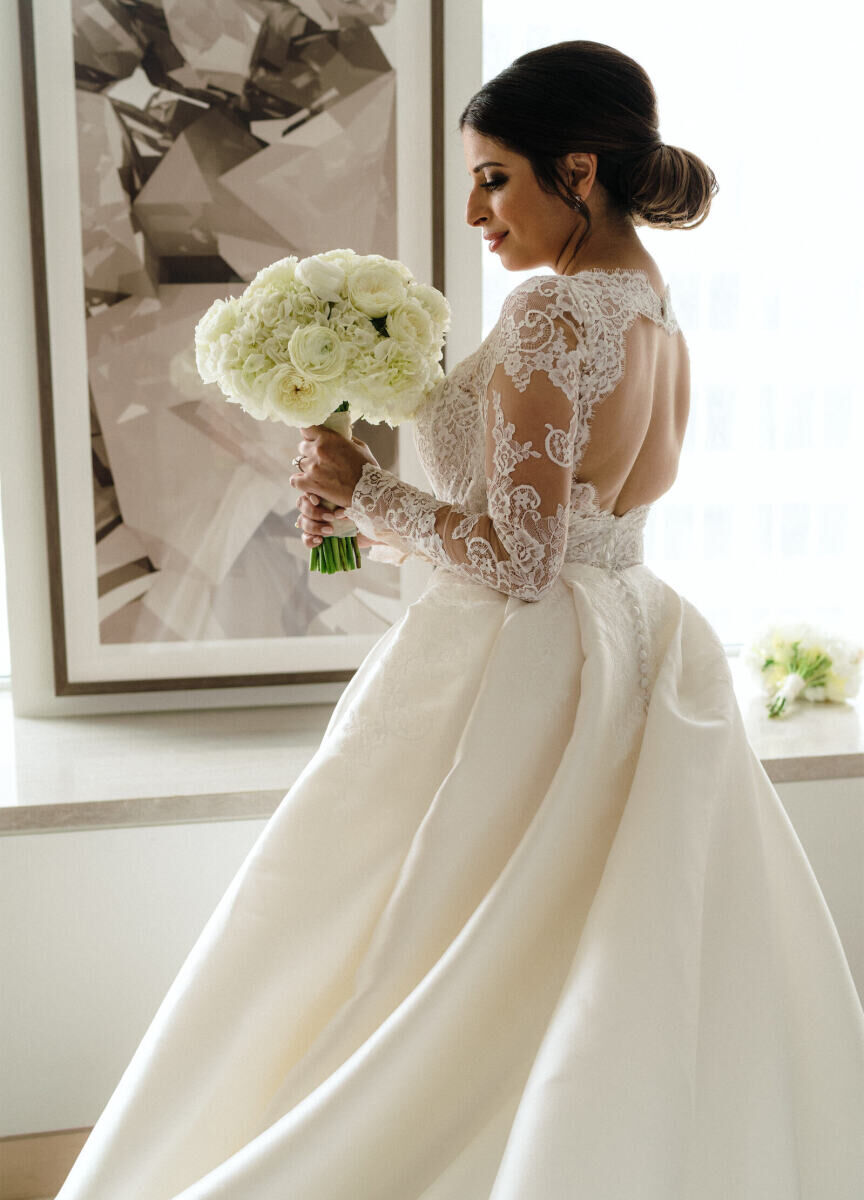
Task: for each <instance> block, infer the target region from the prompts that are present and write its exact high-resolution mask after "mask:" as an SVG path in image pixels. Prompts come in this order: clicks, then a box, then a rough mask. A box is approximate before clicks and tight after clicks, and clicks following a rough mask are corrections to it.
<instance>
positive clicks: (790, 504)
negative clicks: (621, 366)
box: [483, 0, 864, 646]
mask: <svg viewBox="0 0 864 1200" xmlns="http://www.w3.org/2000/svg"><path fill="white" fill-rule="evenodd" d="M573 11H574V10H573V9H572V6H570V5H565V4H562V3H555V2H553V0H533V3H532V5H531V19H530V20H526V16H525V14H526V10H525V6H524V4H523V3H521V2H520V3H518V4H517V3H516V2H515V0H494V3H493V2H491V0H485V3H484V33H483V78H484V79H489V78H491V77H492V76H493V75H495V74H497V72H498V71H500V70H502V69H503V68H504V67H505V66H507V65H508V63H510V62H511V61H512V60H513V59H514V58H516V57H517V56H518V55H519V54H521V53H523V52H525V51H526V50H530V49H534V48H536V47H539V46H544V45H549V44H550V43H554V42H559V41H567V40H572V39H575V38H584V39H588V40H592V41H598V42H604V43H606V44H607V45H611V46H614V47H616V49H619V50H621V51H623V52H624V53H625V54H628V55H630V57H632V58H634V59H635V60H636V61H637V62H638V63H640V64H641V66H642V67H644V69H645V70H646V71H647V73H648V75H649V77H650V78H651V80H652V82H653V84H654V87H655V90H656V93H657V101H658V109H659V115H660V135H661V137H662V138H663V140H664V141H665V142H667V143H670V144H672V145H678V146H682V147H683V148H685V149H688V150H692V151H693V152H694V153H695V154H697V155H699V157H701V158H702V159H704V161H705V162H707V163H708V165H709V166H710V167H711V168H712V170H713V171H714V172H715V174H716V176H717V180H718V183H719V187H720V191H719V192H718V194H717V196H716V197H715V199H714V202H713V205H712V209H711V212H710V214H709V215H708V218H707V219H706V221H705V222H704V223H703V224H702V225H700V226H699V227H698V228H696V229H692V230H656V229H649V228H647V227H645V226H641V227H640V228H639V230H638V233H639V237H640V239H641V240H642V242H643V244H644V245H645V247H646V249H647V250H648V251H649V253H650V254H652V255H653V257H654V258H655V259H656V261H657V263H658V264H659V266H660V268H661V270H662V272H663V275H664V278H665V279H666V281H667V282H668V283H669V285H670V290H671V299H672V307H673V309H674V311H675V314H676V316H677V318H678V320H679V322H680V324H681V326H682V328H683V330H684V336H685V337H686V339H687V343H688V346H689V349H690V359H691V372H692V395H691V410H690V422H689V426H688V430H687V436H686V439H685V445H684V451H683V454H682V458H681V464H680V469H679V474H678V478H677V480H676V482H675V484H674V486H673V488H672V489H671V491H670V492H668V493H667V494H666V495H665V496H663V497H662V498H661V499H660V500H659V501H657V503H656V504H655V505H654V506H653V509H652V511H651V514H650V516H649V520H648V525H647V528H646V544H645V558H646V562H647V564H648V565H649V566H650V567H651V569H652V570H654V571H655V572H656V573H657V574H658V575H659V576H660V577H661V578H663V579H665V580H666V581H667V582H668V583H669V584H670V585H671V586H672V587H674V588H676V589H677V590H678V591H680V592H681V593H682V594H683V595H684V596H686V597H687V599H689V600H691V601H692V602H693V603H694V604H695V605H696V606H697V608H699V610H700V611H701V612H702V613H704V615H705V616H706V617H707V618H708V620H709V621H710V622H711V624H712V625H713V626H714V628H715V629H716V630H717V632H718V634H719V636H720V637H721V639H722V640H723V641H724V643H726V644H727V645H728V646H736V645H741V644H742V643H745V642H749V641H750V639H751V638H752V636H753V635H754V634H755V633H756V632H757V631H758V630H759V628H761V626H762V625H763V624H764V623H766V622H768V621H772V622H773V621H779V620H784V619H799V620H808V621H813V622H816V623H821V624H824V625H826V626H827V627H829V628H830V629H831V630H833V631H835V632H837V633H840V634H845V635H846V636H854V637H859V638H860V637H861V636H862V634H864V629H862V625H861V620H862V618H861V613H862V611H864V608H862V597H861V584H862V568H861V530H862V528H864V488H862V486H861V480H860V474H861V466H860V459H861V447H862V444H864V438H862V434H864V395H862V383H861V371H860V367H859V363H858V361H857V353H856V352H857V348H858V345H859V330H860V328H861V324H862V320H864V281H862V268H864V256H862V253H861V249H860V245H861V243H860V239H859V238H858V235H857V230H856V228H855V224H854V223H855V205H856V197H857V196H858V195H859V194H860V192H861V185H862V175H864V170H862V161H861V156H860V155H858V154H856V153H854V151H853V150H852V149H851V148H852V147H854V146H856V145H857V144H858V141H859V138H858V128H857V126H858V121H857V113H858V111H859V101H858V97H857V84H856V82H855V81H856V78H857V67H858V63H857V56H858V54H859V50H858V48H857V40H856V38H855V37H854V36H853V31H852V28H851V26H850V21H851V17H850V16H849V12H848V10H847V9H846V8H845V7H844V6H841V5H840V3H839V2H838V0H829V2H828V4H827V8H825V7H823V8H820V10H819V16H818V19H816V20H813V21H808V22H806V23H801V22H796V21H789V20H788V19H787V17H788V12H787V10H784V9H783V8H781V6H780V5H779V4H774V5H766V6H764V7H763V8H760V6H758V5H757V6H754V5H752V4H746V5H745V4H744V3H743V2H741V0H732V4H731V7H729V6H727V7H725V8H724V10H723V19H722V21H711V22H708V23H706V24H704V25H702V26H700V25H699V24H698V23H696V22H695V21H694V18H693V10H692V7H691V6H685V5H683V4H678V3H672V4H670V5H667V6H666V7H665V8H664V9H663V13H662V18H661V19H658V15H657V12H656V11H655V10H654V9H652V8H650V7H646V6H645V5H644V4H638V3H636V2H635V0H622V2H621V3H619V4H616V5H613V6H611V7H610V6H606V7H605V8H604V7H595V9H594V10H592V11H589V10H586V9H580V10H579V13H578V20H574V16H573ZM784 14H786V15H785V16H784ZM742 30H743V31H745V32H744V33H743V34H742ZM844 31H845V32H844ZM733 83H734V86H732V84H733ZM483 261H484V267H483V270H484V285H483V297H484V314H483V315H484V328H483V336H484V337H485V335H486V334H487V333H488V332H489V330H490V329H491V327H492V325H493V324H494V322H495V321H496V320H497V317H498V313H499V311H500V307H501V302H502V301H503V299H504V296H505V295H506V294H507V293H508V292H509V291H510V290H511V289H512V288H513V287H515V286H516V284H517V283H519V282H520V281H521V280H522V279H524V278H527V277H528V275H531V274H536V273H537V272H535V271H528V272H524V273H520V272H509V271H506V270H505V269H504V268H503V266H502V265H501V263H500V260H499V259H498V257H497V256H496V255H492V254H489V253H488V251H486V253H485V255H484V260H483ZM542 270H545V268H543V269H542Z"/></svg>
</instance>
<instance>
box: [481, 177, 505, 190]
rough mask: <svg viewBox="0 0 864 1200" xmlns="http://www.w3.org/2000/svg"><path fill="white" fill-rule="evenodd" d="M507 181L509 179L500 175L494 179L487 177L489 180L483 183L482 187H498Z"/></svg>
mask: <svg viewBox="0 0 864 1200" xmlns="http://www.w3.org/2000/svg"><path fill="white" fill-rule="evenodd" d="M506 182H507V180H506V179H503V178H502V177H501V176H500V175H499V176H497V177H496V178H494V179H487V181H486V182H485V183H481V184H480V186H481V187H482V188H497V187H500V186H501V184H502V183H506Z"/></svg>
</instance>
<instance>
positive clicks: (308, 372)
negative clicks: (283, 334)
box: [288, 325, 349, 383]
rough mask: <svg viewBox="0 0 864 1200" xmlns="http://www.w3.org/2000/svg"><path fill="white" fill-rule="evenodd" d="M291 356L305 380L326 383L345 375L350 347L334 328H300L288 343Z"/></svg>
mask: <svg viewBox="0 0 864 1200" xmlns="http://www.w3.org/2000/svg"><path fill="white" fill-rule="evenodd" d="M288 353H289V354H290V355H291V361H292V362H293V363H294V366H295V367H296V368H297V371H298V372H299V373H300V374H301V375H302V376H303V377H304V378H305V379H312V380H315V381H316V382H317V383H325V382H326V381H327V380H328V379H338V378H339V376H340V375H343V374H344V372H345V367H346V365H347V363H348V355H349V348H348V346H347V345H346V344H345V342H343V341H342V339H341V338H340V337H339V335H338V333H336V331H335V329H329V328H328V327H327V326H326V325H298V326H297V328H296V329H295V330H294V332H293V333H292V334H291V338H290V340H289V342H288Z"/></svg>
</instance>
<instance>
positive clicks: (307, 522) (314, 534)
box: [289, 425, 381, 549]
mask: <svg viewBox="0 0 864 1200" xmlns="http://www.w3.org/2000/svg"><path fill="white" fill-rule="evenodd" d="M300 432H301V433H303V434H304V435H306V436H305V437H304V440H303V441H302V442H301V443H300V445H299V447H298V452H299V453H300V454H302V455H303V456H304V461H303V462H302V463H301V464H300V465H301V467H302V468H305V469H304V470H301V471H298V473H297V475H292V476H291V477H290V479H289V483H290V484H291V486H292V487H297V486H299V483H298V481H299V480H301V479H304V478H313V477H314V478H318V477H319V476H318V474H315V475H314V476H313V472H312V469H311V464H310V462H309V460H310V459H312V460H313V463H314V461H315V458H317V460H318V461H319V463H320V462H322V461H323V462H326V461H327V458H328V454H329V452H330V449H331V448H332V449H333V451H334V453H333V456H332V458H331V459H330V462H331V464H332V466H331V469H332V470H333V471H334V472H336V473H338V471H339V462H340V461H342V462H343V463H345V464H347V463H348V462H353V463H354V464H355V465H356V464H357V463H359V467H357V475H356V478H355V481H354V484H353V486H351V492H350V493H349V495H348V498H347V500H348V503H347V504H340V503H338V502H335V501H334V503H336V508H335V509H333V510H332V511H331V510H330V509H328V508H325V507H324V505H323V504H322V503H321V496H320V495H319V494H318V492H316V491H314V490H303V491H302V492H301V495H300V499H299V501H298V504H297V507H298V508H299V509H300V516H299V518H298V519H297V521H296V522H295V524H296V525H297V528H298V529H301V530H302V540H303V545H304V546H307V547H308V548H310V549H311V547H312V546H318V545H320V544H321V539H322V538H323V537H326V536H327V535H328V534H331V533H332V532H333V519H334V517H344V516H345V509H346V507H348V504H350V501H351V496H352V495H353V493H354V487H356V485H357V479H359V478H360V473H361V472H362V470H363V463H364V462H371V463H374V465H375V466H376V467H378V466H380V465H381V464H380V463H379V462H378V460H377V458H376V457H375V455H374V454H373V453H372V451H371V450H370V449H369V447H368V446H367V445H366V443H365V442H364V441H362V440H361V439H360V438H358V437H352V438H351V442H350V443H348V442H347V441H346V439H345V438H343V437H342V436H341V434H338V433H334V432H333V430H332V429H326V428H325V427H324V426H322V425H311V426H308V427H307V428H305V429H301V431H300ZM321 433H323V434H325V435H329V436H327V437H325V438H321V439H317V449H316V456H315V458H313V453H312V451H313V448H316V437H315V435H316V434H321ZM309 435H312V436H311V437H310V436H309ZM333 439H335V441H336V442H341V443H342V447H341V448H340V447H339V446H335V445H333V442H332V440H333ZM350 446H353V447H354V450H355V455H354V456H349V455H347V454H345V451H348V450H350ZM340 449H341V451H342V455H343V458H342V460H340V459H339V453H340ZM347 469H348V468H347V465H346V470H347ZM349 481H350V476H349ZM322 494H323V489H322ZM324 499H325V500H329V499H331V497H330V496H328V495H324ZM357 545H358V546H360V547H361V549H362V548H363V547H368V546H377V545H381V543H380V542H376V541H375V539H374V538H369V537H367V536H366V535H365V534H364V533H360V532H358V533H357Z"/></svg>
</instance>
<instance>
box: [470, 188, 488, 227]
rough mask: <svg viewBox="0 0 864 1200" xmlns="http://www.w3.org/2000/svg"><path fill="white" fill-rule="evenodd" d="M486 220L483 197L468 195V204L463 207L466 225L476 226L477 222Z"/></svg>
mask: <svg viewBox="0 0 864 1200" xmlns="http://www.w3.org/2000/svg"><path fill="white" fill-rule="evenodd" d="M487 219H488V215H487V213H486V205H485V203H484V201H483V197H482V196H476V195H473V194H472V195H470V196H469V197H468V203H467V205H466V206H465V220H466V222H467V224H469V225H476V224H477V223H478V221H485V220H487Z"/></svg>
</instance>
